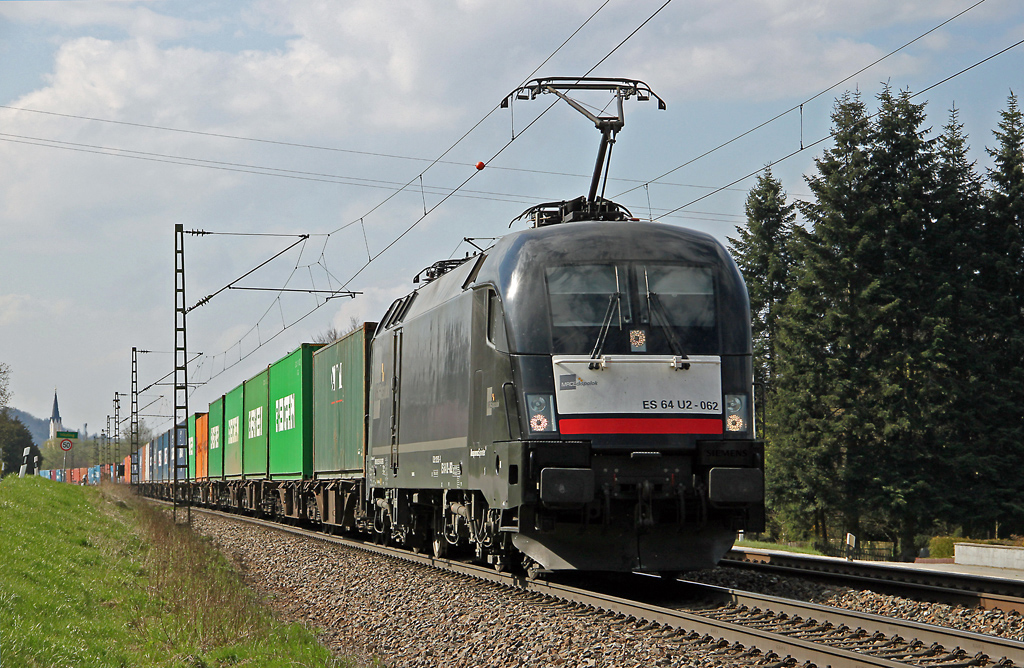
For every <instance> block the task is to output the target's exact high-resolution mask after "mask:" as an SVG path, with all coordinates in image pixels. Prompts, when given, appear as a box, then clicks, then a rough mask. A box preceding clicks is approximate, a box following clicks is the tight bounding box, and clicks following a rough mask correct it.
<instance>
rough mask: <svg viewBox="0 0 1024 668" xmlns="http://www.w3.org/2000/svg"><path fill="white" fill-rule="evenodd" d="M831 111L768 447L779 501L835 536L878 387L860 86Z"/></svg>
mask: <svg viewBox="0 0 1024 668" xmlns="http://www.w3.org/2000/svg"><path fill="white" fill-rule="evenodd" d="M832 121H833V137H834V142H835V143H834V146H833V147H832V148H831V149H828V150H826V151H825V152H824V154H823V156H822V157H821V158H818V159H816V160H815V164H816V166H817V174H815V175H813V176H811V177H808V179H807V183H808V186H809V187H810V189H811V192H812V193H813V194H814V197H815V201H814V202H811V203H806V204H803V205H801V207H800V209H801V212H802V213H803V216H804V217H805V218H806V219H807V220H808V222H809V223H811V225H812V229H811V231H810V232H809V233H807V232H800V231H799V229H798V230H797V232H796V234H795V235H794V242H795V243H794V245H793V247H792V250H793V252H794V256H795V258H796V261H797V267H798V268H797V270H796V272H795V274H794V278H795V282H794V291H793V293H792V294H791V295H790V296H789V298H788V299H787V300H786V303H785V307H784V310H783V317H782V319H781V321H780V323H779V325H780V326H779V334H778V341H777V345H776V348H777V353H778V362H777V377H776V379H775V391H774V400H775V405H774V406H773V408H772V433H773V438H772V443H771V446H770V447H769V448H768V452H767V454H766V457H767V466H768V472H767V478H768V490H769V498H770V501H771V503H772V506H773V508H774V509H775V510H776V511H778V512H779V513H780V514H781V515H782V517H783V521H788V522H791V523H793V524H795V525H796V526H798V527H801V526H802V528H805V529H809V530H812V531H813V532H814V534H815V535H816V536H817V537H818V538H819V539H827V538H828V528H829V526H830V524H831V523H832V517H831V516H832V515H834V514H836V513H841V514H845V515H846V516H847V517H848V518H855V517H856V515H857V510H858V508H857V507H856V505H855V504H851V503H850V502H851V500H853V499H855V496H854V495H853V494H851V493H848V492H849V490H848V488H847V483H848V481H847V457H848V456H849V454H850V453H851V452H852V451H855V450H856V449H857V448H858V447H860V446H861V445H862V442H863V441H864V438H865V435H864V434H863V433H862V432H863V425H864V423H865V420H864V419H863V416H862V415H861V411H862V408H861V403H860V401H859V400H860V398H861V397H862V396H863V394H864V393H869V392H870V391H871V387H870V382H869V381H870V375H869V374H866V373H865V369H864V366H863V364H862V361H863V356H864V348H863V347H862V345H861V341H862V340H863V339H864V338H865V334H866V332H865V331H864V329H863V327H862V325H861V321H860V320H859V317H858V311H859V308H860V306H859V302H860V301H861V299H862V295H863V294H864V292H865V291H866V290H867V289H868V287H869V284H868V283H866V282H865V275H864V274H862V272H860V271H859V270H858V267H857V262H856V258H857V255H858V254H859V253H862V252H865V251H867V252H870V251H869V250H868V249H866V248H864V247H863V246H862V245H861V243H860V242H861V237H862V235H861V234H860V232H859V228H860V227H861V226H862V225H863V224H864V218H865V216H864V212H866V211H868V210H869V209H870V204H871V202H870V195H871V192H870V183H869V180H868V172H869V170H868V167H869V165H868V161H869V153H868V146H869V143H870V139H871V126H870V123H869V121H868V118H867V114H866V111H865V107H864V104H863V102H862V101H861V99H860V97H859V95H851V94H849V93H847V94H845V95H844V96H843V97H841V98H840V99H839V100H837V102H836V105H835V107H834V109H833V113H832ZM801 520H802V522H801Z"/></svg>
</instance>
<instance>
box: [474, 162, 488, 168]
mask: <svg viewBox="0 0 1024 668" xmlns="http://www.w3.org/2000/svg"><path fill="white" fill-rule="evenodd" d="M484 167H486V165H485V164H484V163H483V161H481V162H478V163H476V168H477V169H483V168H484Z"/></svg>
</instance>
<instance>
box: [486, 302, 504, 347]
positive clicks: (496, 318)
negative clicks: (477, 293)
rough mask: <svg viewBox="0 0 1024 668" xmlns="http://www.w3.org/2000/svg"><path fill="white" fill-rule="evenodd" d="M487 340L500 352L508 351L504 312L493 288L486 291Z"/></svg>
mask: <svg viewBox="0 0 1024 668" xmlns="http://www.w3.org/2000/svg"><path fill="white" fill-rule="evenodd" d="M487 340H488V341H490V342H491V343H493V344H494V347H495V348H497V349H498V350H500V351H501V352H508V340H507V338H506V335H505V314H504V312H503V311H502V308H501V300H500V299H498V295H497V294H496V293H495V292H494V290H488V291H487Z"/></svg>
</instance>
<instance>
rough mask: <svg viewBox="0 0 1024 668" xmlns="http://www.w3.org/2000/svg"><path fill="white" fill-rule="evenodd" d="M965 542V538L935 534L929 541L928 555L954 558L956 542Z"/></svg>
mask: <svg viewBox="0 0 1024 668" xmlns="http://www.w3.org/2000/svg"><path fill="white" fill-rule="evenodd" d="M958 540H959V542H961V543H962V542H963V539H962V538H960V539H955V538H953V537H952V536H933V537H932V539H931V540H929V541H928V556H929V557H930V558H932V559H952V558H953V546H954V545H955V544H956V542H957V541H958Z"/></svg>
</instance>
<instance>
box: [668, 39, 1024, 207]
mask: <svg viewBox="0 0 1024 668" xmlns="http://www.w3.org/2000/svg"><path fill="white" fill-rule="evenodd" d="M1022 44H1024V39H1022V40H1019V41H1017V42H1014V43H1013V44H1011V45H1009V46H1007V47H1005V48H1002V49H1000V50H999V51H996V52H995V53H993V54H992V55H990V56H988V57H986V58H983V59H981V60H979V61H977V62H975V63H973V64H971V65H968V66H967V67H965V68H963V69H962V70H959V71H958V72H955V73H954V74H950V75H949V76H947V77H945V78H943V79H940V80H939V81H936V82H935V83H933V84H931V85H930V86H927V87H925V88H923V89H921V90H919V91H917V92H916V93H913V94H912V95H911V96H910V98H911V99H913V98H915V97H919V96H921V95H924V94H925V93H927V92H928V91H930V90H932V89H934V88H936V87H938V86H941V85H942V84H944V83H946V82H947V81H950V80H952V79H955V78H956V77H958V76H960V75H961V74H964V73H966V72H970V71H971V70H973V69H974V68H975V67H978V66H980V65H983V64H984V63H987V62H988V61H990V60H992V59H993V58H997V57H998V56H1001V55H1002V54H1004V53H1006V52H1007V51H1010V50H1012V49H1015V48H1017V47H1018V46H1021V45H1022ZM879 113H881V112H875V113H874V114H871V115H870V116H868V117H867V119H866V120H871V119H873V118H875V117H877V116H878V114H879ZM834 136H835V131H832V132H829V134H827V135H825V136H824V137H822V138H821V139H818V140H817V141H814V142H812V143H810V144H807V145H806V146H804V145H802V144H801V146H800V148H798V149H797V150H795V151H792V152H790V153H787V154H786V155H784V156H782V157H781V158H778V159H777V160H774V161H772V162H771V163H769V164H772V165H776V164H778V163H780V162H784V161H786V160H788V159H790V158H792V157H793V156H795V155H799V154H800V153H803V152H804V151H806V150H808V149H810V148H813V147H814V146H817V145H818V144H821V143H823V142H826V141H828V140H829V139H832V137H834ZM763 169H764V168H759V169H757V170H755V171H753V172H749V173H747V174H744V175H743V176H741V177H739V178H738V179H733V180H732V181H730V182H729V183H727V184H725V185H724V186H722V187H720V188H718V189H716V190H713V191H711V192H709V193H707V194H705V195H702V196H700V197H698V198H696V199H693V200H690V201H689V202H687V203H686V204H683V205H682V206H678V207H676V208H674V209H670V210H669V212H668V213H667V214H665V215H664V216H659V217H658V218H659V219H660V218H663V217H665V216H667V215H670V214H674V213H677V212H678V211H681V210H682V209H685V208H686V207H688V206H690V205H691V204H696V203H697V202H700V201H702V200H705V199H707V198H709V197H711V196H712V195H715V194H717V193H719V192H721V191H722V190H725V189H726V188H727V187H730V186H734V185H736V184H737V183H740V182H742V181H745V180H746V179H749V178H750V177H752V176H755V175H757V174H759V173H761V172H762V171H763Z"/></svg>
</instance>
